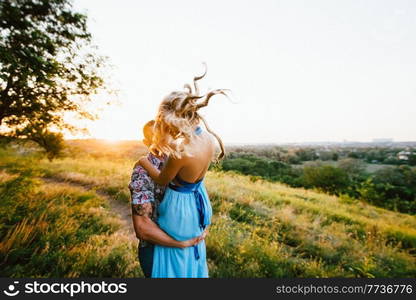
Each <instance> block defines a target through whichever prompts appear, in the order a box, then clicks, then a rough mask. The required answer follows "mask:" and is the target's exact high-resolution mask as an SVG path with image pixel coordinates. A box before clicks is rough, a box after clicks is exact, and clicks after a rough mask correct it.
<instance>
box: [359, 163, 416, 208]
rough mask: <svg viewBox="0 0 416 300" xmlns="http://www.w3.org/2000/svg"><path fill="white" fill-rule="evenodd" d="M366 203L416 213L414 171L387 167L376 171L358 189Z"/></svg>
mask: <svg viewBox="0 0 416 300" xmlns="http://www.w3.org/2000/svg"><path fill="white" fill-rule="evenodd" d="M360 194H361V195H362V198H363V199H365V200H367V201H368V202H370V203H372V204H374V205H378V206H381V207H385V208H388V209H392V210H395V211H401V212H405V213H410V214H415V213H416V170H414V169H412V168H410V167H409V166H399V167H393V166H388V167H384V168H382V169H379V170H377V171H376V172H375V173H374V174H373V175H372V176H371V177H370V178H368V179H367V180H366V181H365V182H364V183H363V184H362V186H361V188H360Z"/></svg>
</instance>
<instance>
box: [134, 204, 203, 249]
mask: <svg viewBox="0 0 416 300" xmlns="http://www.w3.org/2000/svg"><path fill="white" fill-rule="evenodd" d="M131 207H132V218H133V226H134V230H135V232H136V236H137V237H138V238H139V239H143V240H145V241H149V242H151V243H153V244H157V245H162V246H167V247H176V248H185V247H190V246H193V245H196V244H198V243H199V242H200V241H201V240H203V239H204V238H205V235H204V234H203V235H201V236H199V237H195V238H193V239H190V240H187V241H177V240H175V239H173V238H172V237H171V236H169V235H168V234H166V232H164V231H163V230H162V229H160V228H159V226H157V224H156V223H155V222H153V221H152V220H151V219H150V216H151V214H152V204H151V203H150V202H146V203H143V204H132V205H131Z"/></svg>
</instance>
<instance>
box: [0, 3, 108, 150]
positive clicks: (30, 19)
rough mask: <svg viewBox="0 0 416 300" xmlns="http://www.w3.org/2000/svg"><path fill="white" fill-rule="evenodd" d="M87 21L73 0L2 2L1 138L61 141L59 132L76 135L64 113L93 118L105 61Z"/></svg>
mask: <svg viewBox="0 0 416 300" xmlns="http://www.w3.org/2000/svg"><path fill="white" fill-rule="evenodd" d="M86 21H87V18H86V16H85V15H83V14H81V13H77V12H73V9H72V3H71V1H70V0H2V1H1V2H0V125H1V128H2V129H3V130H2V131H3V133H7V134H8V135H12V136H16V137H23V138H28V139H33V140H34V141H36V142H38V141H39V140H40V139H39V137H40V136H42V135H44V134H46V136H47V140H49V141H52V140H55V141H59V140H61V139H60V136H61V135H60V134H57V133H55V132H59V131H61V130H63V129H68V130H75V129H76V128H75V127H74V126H71V125H69V124H68V123H67V122H65V120H64V113H65V112H73V113H75V115H77V116H78V117H82V118H90V119H93V118H94V114H93V113H92V112H89V111H88V110H86V109H85V104H86V102H88V101H90V96H91V95H92V94H94V93H96V92H97V90H98V89H99V88H100V87H102V86H103V78H102V76H101V75H100V69H101V67H102V66H103V64H104V58H103V57H101V56H99V55H97V54H96V53H95V50H94V47H93V46H92V44H91V35H90V33H89V32H88V31H87V26H86ZM51 136H55V137H54V138H53V139H51ZM59 143H60V142H58V144H57V145H59ZM40 145H41V146H42V147H44V145H45V143H43V142H41V143H40Z"/></svg>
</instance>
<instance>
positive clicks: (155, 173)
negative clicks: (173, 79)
mask: <svg viewBox="0 0 416 300" xmlns="http://www.w3.org/2000/svg"><path fill="white" fill-rule="evenodd" d="M139 164H140V165H141V166H142V167H143V168H144V169H145V170H146V171H147V173H148V174H149V176H150V177H151V178H152V179H153V181H154V182H156V183H157V184H159V185H167V184H168V183H169V182H170V181H172V179H173V178H175V176H176V174H178V172H179V170H180V169H181V168H182V160H180V159H173V158H170V157H169V158H168V159H167V162H166V164H165V165H164V166H163V169H162V170H161V171H159V170H158V169H157V168H156V167H155V166H153V165H152V163H151V162H150V161H149V160H148V159H147V157H145V156H143V157H142V158H140V159H139Z"/></svg>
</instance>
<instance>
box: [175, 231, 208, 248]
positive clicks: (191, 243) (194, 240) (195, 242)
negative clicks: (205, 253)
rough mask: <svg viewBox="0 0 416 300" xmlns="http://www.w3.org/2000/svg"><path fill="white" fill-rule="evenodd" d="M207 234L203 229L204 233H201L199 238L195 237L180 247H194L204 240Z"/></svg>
mask: <svg viewBox="0 0 416 300" xmlns="http://www.w3.org/2000/svg"><path fill="white" fill-rule="evenodd" d="M207 234H208V230H207V229H205V230H204V232H202V234H201V235H200V236H197V237H195V238H193V239H190V240H187V241H183V242H181V243H182V245H183V248H186V247H192V246H195V245H197V244H199V242H201V241H202V240H204V239H205V237H206V236H207Z"/></svg>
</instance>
